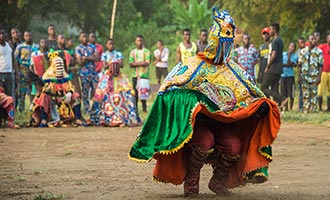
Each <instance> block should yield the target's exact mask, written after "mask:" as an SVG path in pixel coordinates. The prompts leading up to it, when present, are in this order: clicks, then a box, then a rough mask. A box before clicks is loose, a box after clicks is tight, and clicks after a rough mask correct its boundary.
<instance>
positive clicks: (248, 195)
mask: <svg viewBox="0 0 330 200" xmlns="http://www.w3.org/2000/svg"><path fill="white" fill-rule="evenodd" d="M138 131H139V128H133V129H130V128H62V129H57V128H54V129H34V128H30V129H20V130H9V129H0V199H1V200H2V199H42V198H41V197H48V199H54V198H53V197H56V196H57V197H59V199H79V200H80V199H88V200H89V199H92V200H94V199H97V200H98V199H115V200H116V199H164V200H165V199H166V200H168V199H176V200H178V199H187V198H183V196H182V185H180V186H173V185H170V184H162V183H154V182H153V181H152V180H151V175H152V169H153V166H154V162H150V163H147V164H138V163H135V162H133V161H130V160H128V159H127V154H128V151H129V148H130V145H131V144H132V143H133V141H134V140H135V136H136V134H137V133H138ZM273 154H274V161H273V162H272V163H271V165H270V180H269V181H268V182H266V183H264V184H261V185H247V186H245V187H241V188H237V189H235V190H234V193H235V195H234V196H232V197H221V196H215V195H214V194H213V193H212V192H211V191H209V190H208V188H207V183H208V180H209V178H210V176H211V169H210V167H209V166H206V167H204V168H203V171H202V179H201V194H200V195H199V196H198V197H195V198H193V199H230V200H238V199H250V200H255V199H260V200H267V199H271V200H273V199H274V200H282V199H283V200H284V199H285V200H290V199H294V200H301V199H306V200H318V199H330V174H329V173H330V128H326V127H316V126H309V125H292V124H283V126H282V128H281V131H280V135H279V137H278V139H277V140H276V142H275V144H274V145H273ZM46 194H48V196H47V195H46ZM188 199H189V198H188Z"/></svg>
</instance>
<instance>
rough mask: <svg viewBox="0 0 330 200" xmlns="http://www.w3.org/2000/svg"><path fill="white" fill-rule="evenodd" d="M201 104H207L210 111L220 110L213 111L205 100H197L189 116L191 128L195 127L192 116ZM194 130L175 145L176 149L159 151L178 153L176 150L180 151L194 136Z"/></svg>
mask: <svg viewBox="0 0 330 200" xmlns="http://www.w3.org/2000/svg"><path fill="white" fill-rule="evenodd" d="M199 105H203V106H205V107H206V109H207V110H208V111H209V112H210V113H216V112H218V111H215V112H211V111H210V110H211V109H210V108H209V107H208V105H207V104H206V103H205V102H197V103H196V104H195V106H194V108H193V109H191V112H190V117H189V121H190V125H191V128H192V129H193V128H194V127H193V126H192V125H193V124H192V116H193V113H195V110H196V108H197V106H199ZM193 132H194V131H192V132H191V133H190V134H189V136H188V137H187V138H186V139H185V140H184V141H183V142H182V143H181V144H180V145H178V146H177V147H175V148H174V149H170V150H161V151H159V153H160V154H164V155H169V154H173V153H176V152H178V151H179V150H180V149H181V148H183V146H184V145H185V144H187V143H188V142H189V141H190V140H191V138H192V136H193Z"/></svg>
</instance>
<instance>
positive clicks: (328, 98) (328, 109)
mask: <svg viewBox="0 0 330 200" xmlns="http://www.w3.org/2000/svg"><path fill="white" fill-rule="evenodd" d="M327 112H330V97H327Z"/></svg>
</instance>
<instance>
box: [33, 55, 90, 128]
mask: <svg viewBox="0 0 330 200" xmlns="http://www.w3.org/2000/svg"><path fill="white" fill-rule="evenodd" d="M65 53H66V52H64V53H63V52H54V53H51V54H48V57H49V60H50V66H49V68H48V69H47V70H46V71H45V73H44V74H43V76H42V80H43V82H44V86H43V88H42V91H41V94H40V95H38V96H37V97H36V98H35V99H34V100H33V104H32V106H31V109H32V118H33V121H34V126H39V127H52V126H54V125H55V126H58V125H60V126H62V127H65V126H67V124H68V123H71V122H73V121H75V123H74V124H73V125H77V126H84V125H85V122H84V121H83V117H82V115H81V109H80V108H81V103H80V102H81V101H80V98H79V94H78V93H76V92H75V89H74V86H73V85H72V83H71V81H70V77H69V75H68V74H67V73H66V71H65V64H64V63H65V62H64V60H63V58H65V57H66V59H68V57H67V56H64V55H65ZM62 57H63V58H62ZM66 61H67V60H66ZM66 63H69V62H68V61H67V62H66Z"/></svg>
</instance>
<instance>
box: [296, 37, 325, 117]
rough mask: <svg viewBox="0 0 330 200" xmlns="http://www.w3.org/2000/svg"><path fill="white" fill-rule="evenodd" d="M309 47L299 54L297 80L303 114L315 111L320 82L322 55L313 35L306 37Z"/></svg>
mask: <svg viewBox="0 0 330 200" xmlns="http://www.w3.org/2000/svg"><path fill="white" fill-rule="evenodd" d="M308 40H309V47H308V46H307V47H305V48H304V49H302V50H301V51H300V54H299V61H298V64H299V73H298V74H299V76H298V77H299V79H298V81H299V82H300V83H301V84H302V91H303V112H304V113H309V112H316V111H317V106H316V105H317V86H318V84H319V83H320V81H321V73H322V65H323V54H322V50H321V49H319V48H318V47H317V46H316V38H315V36H314V35H310V36H309V37H308Z"/></svg>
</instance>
